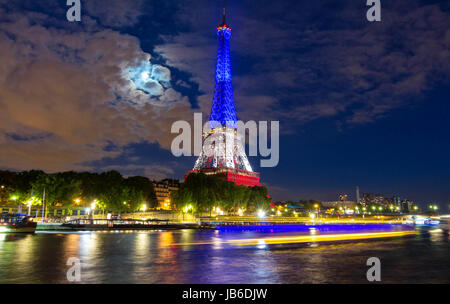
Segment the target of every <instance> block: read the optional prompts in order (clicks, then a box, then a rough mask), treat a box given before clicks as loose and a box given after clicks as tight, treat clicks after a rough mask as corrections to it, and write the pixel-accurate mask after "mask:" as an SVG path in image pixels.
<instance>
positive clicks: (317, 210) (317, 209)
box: [314, 204, 319, 218]
mask: <svg viewBox="0 0 450 304" xmlns="http://www.w3.org/2000/svg"><path fill="white" fill-rule="evenodd" d="M314 208H315V209H316V212H317V218H319V204H314Z"/></svg>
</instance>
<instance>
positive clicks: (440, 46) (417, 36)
mask: <svg viewBox="0 0 450 304" xmlns="http://www.w3.org/2000/svg"><path fill="white" fill-rule="evenodd" d="M251 2H252V1H245V3H244V4H243V5H246V4H249V3H251ZM335 4H336V3H335V2H333V1H325V2H323V3H322V2H321V4H313V5H307V6H306V5H304V3H296V4H294V5H292V3H289V4H286V3H284V2H270V3H269V2H264V10H263V9H259V10H258V9H256V10H249V11H246V12H245V15H239V14H240V13H242V12H240V11H238V12H236V11H233V10H232V7H231V14H232V18H233V19H232V21H231V25H232V28H233V29H234V31H233V38H232V49H233V52H234V53H235V54H237V55H238V60H242V61H243V62H245V63H246V64H247V65H249V66H250V70H247V71H246V72H245V73H243V74H238V75H236V74H235V78H234V84H235V92H236V93H235V96H236V100H237V108H238V109H239V115H240V117H242V118H244V119H255V120H258V119H277V120H280V121H281V122H282V123H283V124H284V125H285V128H284V130H289V129H292V128H295V127H296V125H298V124H303V123H306V122H309V121H311V120H315V119H319V118H324V117H335V118H337V119H338V120H343V121H344V122H346V123H347V124H360V123H367V122H372V121H374V120H377V119H379V118H382V117H385V116H386V115H389V112H390V111H392V110H393V109H397V108H401V107H405V106H409V105H411V103H412V102H413V97H414V100H417V98H418V97H420V95H421V93H423V92H424V91H426V90H427V89H428V88H430V86H432V85H433V83H434V81H436V77H435V75H444V76H443V77H441V78H440V79H438V80H437V81H441V82H442V81H444V82H448V79H449V78H448V71H449V70H450V66H449V65H450V60H449V54H450V51H449V50H450V40H449V35H450V34H449V33H450V32H449V28H450V14H449V12H448V10H445V9H443V8H441V7H440V6H439V5H438V4H432V5H420V3H419V1H415V2H414V1H413V2H409V3H408V5H403V6H402V5H395V6H394V5H393V6H391V7H390V6H389V5H387V6H386V7H383V21H382V22H381V23H369V22H367V21H366V20H365V12H366V8H365V6H355V5H352V4H351V3H350V2H346V3H345V4H340V5H339V6H337V7H335ZM180 6H181V8H180V15H181V16H180V18H179V19H180V20H182V21H183V22H185V23H188V22H189V21H191V23H190V27H189V28H191V29H192V31H191V32H189V33H179V34H177V35H176V36H167V37H165V41H164V43H163V44H161V45H159V46H158V47H157V48H156V50H157V51H158V52H159V53H161V54H162V55H163V56H164V57H165V58H166V59H167V62H169V63H170V64H171V65H173V66H175V67H177V68H179V69H182V70H189V71H190V72H191V73H192V79H193V80H194V81H197V82H199V83H200V88H201V89H202V90H203V91H204V92H208V93H210V92H212V83H211V78H212V71H213V61H214V56H215V50H211V45H214V43H215V41H214V38H215V37H214V36H213V35H212V33H211V30H210V28H211V26H210V24H208V23H209V22H210V19H209V18H205V19H198V18H194V17H193V16H192V15H193V14H199V12H200V13H202V12H204V10H205V7H204V6H203V5H202V4H197V6H196V3H195V2H192V3H190V2H189V4H188V5H186V2H183V4H180ZM330 6H331V7H333V8H334V9H333V10H330V9H329V8H330ZM319 11H320V12H324V14H325V16H321V17H322V18H320V19H313V17H314V16H315V14H318V13H319ZM330 11H331V12H330ZM204 13H205V14H206V12H204ZM324 20H325V21H324ZM327 22H328V23H327ZM233 25H235V27H233ZM199 37H201V38H199ZM235 58H236V56H235ZM234 70H235V71H236V70H238V69H237V68H236V67H235V68H234ZM238 72H239V70H238ZM210 98H211V96H210V94H208V96H207V98H206V100H207V99H210ZM204 110H205V111H206V110H207V108H204Z"/></svg>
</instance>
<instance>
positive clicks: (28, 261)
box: [0, 229, 450, 283]
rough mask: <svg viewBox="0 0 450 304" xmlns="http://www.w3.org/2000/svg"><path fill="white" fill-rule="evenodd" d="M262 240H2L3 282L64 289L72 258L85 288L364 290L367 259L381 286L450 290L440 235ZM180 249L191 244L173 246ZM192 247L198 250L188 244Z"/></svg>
mask: <svg viewBox="0 0 450 304" xmlns="http://www.w3.org/2000/svg"><path fill="white" fill-rule="evenodd" d="M306 233H307V235H311V234H313V233H317V231H313V230H309V231H307V232H306ZM267 235H272V234H267V233H255V232H239V233H236V232H218V231H200V230H197V231H196V230H179V231H161V232H158V231H135V232H130V231H126V232H117V233H116V232H112V233H111V232H89V233H64V234H62V233H61V234H51V233H47V234H35V235H20V236H16V235H5V234H0V257H1V258H0V283H68V282H67V280H66V271H67V269H68V266H67V265H66V262H67V259H68V258H70V257H78V258H79V259H80V260H81V262H82V272H81V277H82V283H347V282H353V283H365V271H366V270H367V269H366V265H365V261H366V260H367V258H368V257H370V256H377V257H380V258H381V259H382V260H383V261H384V262H385V263H387V264H389V265H393V267H390V268H389V269H387V270H386V271H385V272H384V273H383V281H384V282H406V283H408V282H411V283H412V282H414V283H418V282H421V280H422V281H424V282H427V281H430V280H432V281H433V282H441V283H450V282H449V281H450V279H449V277H448V273H449V271H450V265H449V264H450V263H449V260H448V252H449V249H450V245H449V235H448V234H444V233H443V232H441V231H438V230H437V229H435V230H426V231H423V233H419V234H417V235H416V236H412V237H407V238H396V239H383V240H372V241H360V240H358V241H352V242H348V243H332V244H320V246H318V244H319V243H309V244H278V245H270V244H268V243H267V242H266V241H264V239H261V237H267ZM320 235H323V232H321V233H319V234H317V236H320ZM233 239H259V241H258V242H256V243H255V244H254V245H251V246H233V245H230V244H229V243H228V242H229V241H230V240H233ZM180 243H184V244H190V245H186V246H177V245H175V244H180ZM197 243H198V244H203V245H193V244H197ZM312 246H317V247H312Z"/></svg>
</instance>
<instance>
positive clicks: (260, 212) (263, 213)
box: [258, 210, 266, 217]
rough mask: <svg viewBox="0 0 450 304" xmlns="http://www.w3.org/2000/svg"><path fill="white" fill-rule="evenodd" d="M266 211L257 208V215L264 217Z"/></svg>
mask: <svg viewBox="0 0 450 304" xmlns="http://www.w3.org/2000/svg"><path fill="white" fill-rule="evenodd" d="M265 216H266V213H265V212H264V210H259V211H258V217H265Z"/></svg>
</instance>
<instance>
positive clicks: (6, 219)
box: [0, 213, 37, 233]
mask: <svg viewBox="0 0 450 304" xmlns="http://www.w3.org/2000/svg"><path fill="white" fill-rule="evenodd" d="M36 227H37V222H33V219H32V218H31V217H30V216H28V215H26V214H21V213H13V214H2V215H0V233H34V232H35V231H36Z"/></svg>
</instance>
